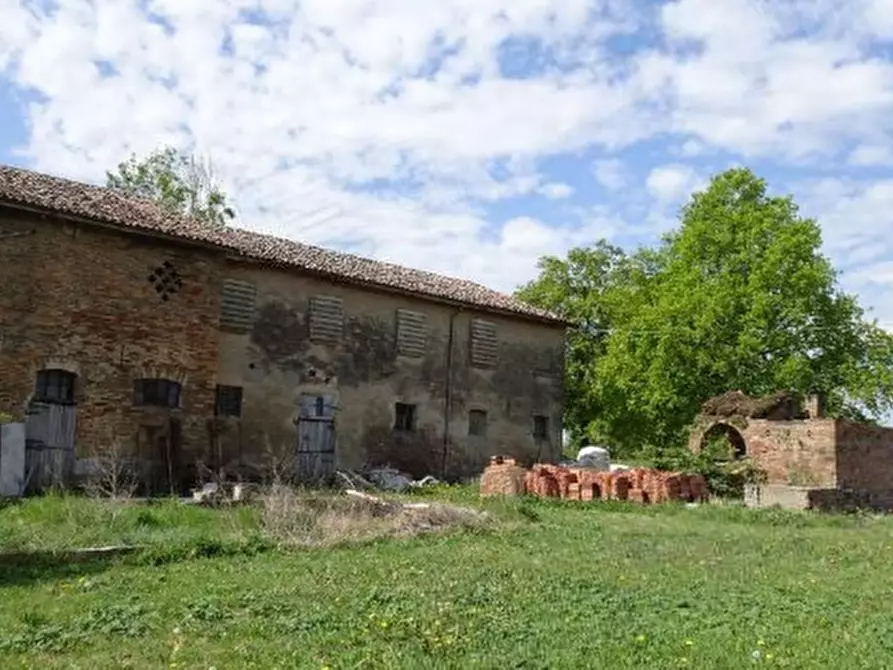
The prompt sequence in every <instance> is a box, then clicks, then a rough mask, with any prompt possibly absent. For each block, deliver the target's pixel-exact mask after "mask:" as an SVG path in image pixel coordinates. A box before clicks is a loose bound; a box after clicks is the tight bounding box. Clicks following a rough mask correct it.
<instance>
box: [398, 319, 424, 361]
mask: <svg viewBox="0 0 893 670" xmlns="http://www.w3.org/2000/svg"><path fill="white" fill-rule="evenodd" d="M427 340H428V326H427V317H426V316H425V315H424V314H423V313H421V312H412V311H410V310H408V309H398V310H397V353H398V354H400V355H401V356H406V357H407V358H421V357H422V356H424V355H425V347H426V346H427Z"/></svg>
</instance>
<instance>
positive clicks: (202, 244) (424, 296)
mask: <svg viewBox="0 0 893 670" xmlns="http://www.w3.org/2000/svg"><path fill="white" fill-rule="evenodd" d="M0 207H8V208H11V209H15V210H20V211H25V212H31V213H33V214H38V215H43V216H54V217H57V218H60V219H65V220H68V221H73V222H76V223H82V224H86V225H90V226H96V227H98V228H104V229H107V230H114V231H115V232H118V233H122V234H125V235H134V236H138V237H149V238H152V239H156V240H164V241H166V242H169V243H172V244H176V245H179V246H187V247H191V248H197V249H204V250H206V251H209V252H214V253H218V254H221V255H223V256H224V257H225V259H226V260H228V261H230V262H239V263H247V264H253V265H259V266H266V267H276V268H279V269H282V270H286V271H291V272H295V273H299V274H304V275H307V276H311V277H324V278H327V279H335V280H337V281H338V282H341V283H344V284H348V285H351V286H355V287H362V288H373V289H375V290H377V291H381V292H384V293H389V294H393V295H404V296H410V297H413V298H417V299H420V300H425V301H428V302H434V303H438V304H443V305H451V306H455V307H461V308H465V309H466V310H468V311H477V312H482V313H486V314H495V315H499V316H502V317H504V318H509V319H515V320H520V321H527V322H532V323H540V324H543V325H548V326H553V327H555V328H559V327H561V328H568V327H570V326H572V325H573V324H572V323H571V322H570V321H568V320H567V319H564V318H562V317H559V316H557V315H553V316H548V315H538V314H532V313H528V312H520V311H514V310H510V309H500V308H498V307H493V306H490V305H481V304H478V303H473V302H466V301H461V300H454V299H450V298H447V297H443V296H437V295H433V294H431V293H425V292H422V291H411V290H409V289H402V288H400V287H396V286H389V285H387V284H383V283H379V282H373V281H362V280H358V279H352V278H350V277H345V276H343V275H339V274H338V273H334V272H331V273H327V272H322V271H317V270H311V269H309V268H302V267H297V266H294V265H291V264H289V263H284V262H280V263H277V262H275V261H272V260H266V259H260V258H254V257H252V256H248V255H245V254H241V253H239V250H238V249H235V248H233V247H229V246H227V245H224V244H218V243H213V242H207V241H204V240H198V239H195V238H191V237H187V236H183V235H172V234H170V233H165V232H162V231H158V230H151V229H147V228H139V227H136V226H129V225H125V224H122V223H116V222H114V221H107V220H104V219H99V218H91V217H86V216H82V215H78V214H72V213H69V212H65V211H62V210H59V209H53V208H47V207H39V206H35V205H29V204H27V203H23V202H18V201H15V200H8V199H4V198H0ZM234 229H235V230H244V231H245V232H248V233H252V232H253V231H250V230H246V229H244V228H235V227H234Z"/></svg>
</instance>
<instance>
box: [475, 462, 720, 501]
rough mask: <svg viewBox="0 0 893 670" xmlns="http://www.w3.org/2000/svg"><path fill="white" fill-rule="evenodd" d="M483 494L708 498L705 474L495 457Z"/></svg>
mask: <svg viewBox="0 0 893 670" xmlns="http://www.w3.org/2000/svg"><path fill="white" fill-rule="evenodd" d="M481 493H482V495H500V494H502V495H521V494H523V493H527V494H529V495H534V496H538V497H541V498H565V499H569V500H583V501H589V500H629V501H632V502H637V503H642V504H646V503H662V502H668V501H703V500H706V499H707V498H708V495H709V492H708V490H707V482H706V481H705V480H704V477H703V476H702V475H696V474H685V473H681V472H661V471H659V470H651V469H649V468H636V469H634V470H627V471H620V472H599V471H595V470H587V469H585V468H565V467H561V466H558V465H535V466H533V468H531V469H530V470H527V471H524V470H523V469H522V468H520V467H518V466H517V465H516V464H515V462H514V461H512V460H510V459H503V458H499V457H495V458H494V459H492V461H491V464H490V466H489V467H488V468H487V469H486V470H484V474H483V475H482V477H481Z"/></svg>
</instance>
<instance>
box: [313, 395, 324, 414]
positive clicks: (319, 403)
mask: <svg viewBox="0 0 893 670" xmlns="http://www.w3.org/2000/svg"><path fill="white" fill-rule="evenodd" d="M315 409H316V416H325V415H326V399H325V398H323V397H322V396H321V395H319V396H316V407H315Z"/></svg>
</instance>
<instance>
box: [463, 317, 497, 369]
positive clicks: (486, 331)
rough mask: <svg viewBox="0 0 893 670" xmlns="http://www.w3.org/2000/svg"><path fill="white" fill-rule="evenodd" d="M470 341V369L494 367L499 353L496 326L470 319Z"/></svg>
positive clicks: (480, 320)
mask: <svg viewBox="0 0 893 670" xmlns="http://www.w3.org/2000/svg"><path fill="white" fill-rule="evenodd" d="M470 339H471V352H470V358H471V365H472V367H475V368H493V367H496V361H497V358H498V351H499V344H498V342H497V340H496V324H494V323H492V322H490V321H484V320H483V319H472V320H471V337H470Z"/></svg>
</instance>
